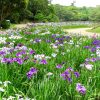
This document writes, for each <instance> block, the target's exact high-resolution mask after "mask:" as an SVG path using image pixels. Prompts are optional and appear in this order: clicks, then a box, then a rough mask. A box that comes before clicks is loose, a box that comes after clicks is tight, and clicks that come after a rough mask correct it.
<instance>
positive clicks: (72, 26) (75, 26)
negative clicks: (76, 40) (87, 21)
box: [62, 25, 90, 29]
mask: <svg viewBox="0 0 100 100" xmlns="http://www.w3.org/2000/svg"><path fill="white" fill-rule="evenodd" d="M88 27H90V26H89V25H66V26H62V28H63V29H71V28H88Z"/></svg>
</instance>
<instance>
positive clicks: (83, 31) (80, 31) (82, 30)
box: [64, 28, 100, 36]
mask: <svg viewBox="0 0 100 100" xmlns="http://www.w3.org/2000/svg"><path fill="white" fill-rule="evenodd" d="M89 29H91V28H78V29H64V31H65V32H68V33H69V34H73V35H74V34H80V35H83V36H94V34H95V35H97V36H100V34H99V33H92V32H87V30H89Z"/></svg>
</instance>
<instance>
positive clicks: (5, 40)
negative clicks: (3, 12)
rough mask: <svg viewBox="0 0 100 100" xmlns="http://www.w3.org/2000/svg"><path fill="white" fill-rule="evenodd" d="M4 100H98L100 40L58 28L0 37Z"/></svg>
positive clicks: (26, 30)
mask: <svg viewBox="0 0 100 100" xmlns="http://www.w3.org/2000/svg"><path fill="white" fill-rule="evenodd" d="M0 100H100V37H96V36H93V37H86V36H81V35H69V34H67V33H65V32H63V30H62V27H61V26H60V25H56V24H55V25H51V26H50V25H31V26H28V27H27V28H24V29H16V30H8V31H6V32H4V33H1V34H0Z"/></svg>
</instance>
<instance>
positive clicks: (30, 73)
mask: <svg viewBox="0 0 100 100" xmlns="http://www.w3.org/2000/svg"><path fill="white" fill-rule="evenodd" d="M37 72H38V70H37V69H36V68H33V67H32V68H30V71H29V72H27V77H28V78H29V79H31V78H32V76H33V75H35V74H37Z"/></svg>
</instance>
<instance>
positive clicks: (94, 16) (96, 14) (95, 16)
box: [90, 6, 100, 22]
mask: <svg viewBox="0 0 100 100" xmlns="http://www.w3.org/2000/svg"><path fill="white" fill-rule="evenodd" d="M90 19H91V20H93V21H99V22H100V6H97V7H96V8H95V9H93V11H92V12H91V15H90Z"/></svg>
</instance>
